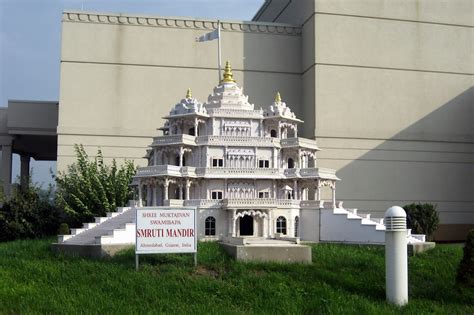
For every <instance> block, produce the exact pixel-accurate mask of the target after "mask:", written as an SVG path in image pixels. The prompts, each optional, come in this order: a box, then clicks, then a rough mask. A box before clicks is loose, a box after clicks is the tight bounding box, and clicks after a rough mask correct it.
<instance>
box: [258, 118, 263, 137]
mask: <svg viewBox="0 0 474 315" xmlns="http://www.w3.org/2000/svg"><path fill="white" fill-rule="evenodd" d="M262 131H263V119H260V124H259V125H258V136H259V137H262V136H263V132H262Z"/></svg>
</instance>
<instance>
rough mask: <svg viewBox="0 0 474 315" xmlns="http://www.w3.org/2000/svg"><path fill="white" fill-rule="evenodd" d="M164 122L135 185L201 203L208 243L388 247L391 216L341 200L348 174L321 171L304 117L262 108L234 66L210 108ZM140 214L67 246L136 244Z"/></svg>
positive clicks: (101, 222)
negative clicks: (303, 129) (339, 186)
mask: <svg viewBox="0 0 474 315" xmlns="http://www.w3.org/2000/svg"><path fill="white" fill-rule="evenodd" d="M164 118H165V119H166V120H167V121H166V123H165V125H164V126H163V127H162V128H159V129H161V130H162V131H163V136H158V137H155V138H154V139H153V143H152V144H151V145H150V148H149V149H148V150H147V153H146V158H147V160H148V166H146V167H140V168H138V170H137V173H136V175H135V177H134V180H133V185H135V186H137V192H138V198H137V199H138V200H137V201H136V203H137V206H138V207H148V206H155V207H159V206H168V207H180V206H191V207H196V208H197V209H198V214H197V216H198V225H197V229H198V237H199V239H200V240H222V241H226V242H229V241H231V242H232V241H235V240H237V241H242V240H243V241H242V242H241V243H242V244H243V245H245V244H246V243H247V244H249V242H250V240H254V241H255V240H268V239H279V240H285V241H287V242H288V241H290V242H296V243H299V240H304V241H313V242H339V243H360V244H384V243H385V225H384V224H383V219H372V218H371V217H370V215H369V214H367V215H362V214H360V213H358V212H357V209H344V208H343V207H342V202H336V182H337V181H338V180H339V178H338V177H337V176H336V174H335V171H334V170H332V169H327V168H321V167H319V165H318V164H317V160H316V156H317V152H318V151H319V149H318V146H317V145H316V141H315V140H311V139H305V138H300V137H298V124H300V123H302V122H303V121H302V120H300V119H298V118H297V117H296V116H295V114H294V113H293V112H292V111H291V109H290V108H289V107H288V106H287V105H286V104H285V103H284V102H283V101H282V99H281V96H280V94H279V93H277V94H276V97H275V101H274V102H273V104H270V105H268V106H265V107H263V108H258V109H256V108H255V107H254V105H253V104H251V103H249V102H248V97H247V96H245V95H244V94H243V93H242V89H241V88H240V87H238V86H237V84H236V82H235V81H234V79H233V77H232V69H231V67H230V64H229V63H227V64H226V66H225V71H224V76H223V79H222V80H221V82H220V83H219V85H218V86H217V87H215V88H214V91H213V93H212V94H211V95H210V96H209V98H208V100H207V102H205V103H200V102H199V101H198V100H197V99H195V98H193V97H192V95H191V91H190V90H188V93H187V94H186V97H185V98H184V99H182V100H181V102H179V103H178V104H176V105H175V106H174V108H173V109H172V110H171V111H170V113H169V115H168V116H166V117H164ZM323 197H326V199H327V200H323ZM135 213H136V211H135V207H123V208H118V210H117V212H114V213H109V214H108V215H107V217H103V218H96V222H95V223H86V224H84V226H83V228H80V229H72V230H71V232H72V233H71V235H60V236H59V239H58V245H59V246H63V247H64V248H68V245H72V246H69V247H70V248H72V247H74V246H76V247H77V246H79V247H80V246H90V245H96V246H99V247H100V248H99V249H98V252H99V254H100V253H102V251H103V250H104V248H105V247H104V245H105V246H108V245H112V246H121V245H131V244H134V242H135ZM407 238H408V242H409V243H419V242H424V238H425V236H424V235H411V234H410V231H409V230H408V234H407ZM79 247H78V248H79ZM88 248H91V247H88ZM78 250H81V249H78Z"/></svg>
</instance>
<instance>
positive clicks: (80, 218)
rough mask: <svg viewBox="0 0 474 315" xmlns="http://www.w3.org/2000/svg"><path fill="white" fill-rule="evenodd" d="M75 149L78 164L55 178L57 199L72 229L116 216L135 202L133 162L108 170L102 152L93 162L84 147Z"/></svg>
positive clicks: (109, 167) (115, 164) (108, 167)
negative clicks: (120, 209)
mask: <svg viewBox="0 0 474 315" xmlns="http://www.w3.org/2000/svg"><path fill="white" fill-rule="evenodd" d="M74 149H75V151H76V157H77V161H76V162H75V163H74V164H72V165H70V166H68V168H67V171H66V172H58V175H57V176H56V184H57V192H56V197H57V204H58V206H60V207H61V208H63V209H64V211H65V212H66V213H67V215H68V218H69V221H68V222H69V223H70V225H72V226H78V225H80V224H81V223H83V222H88V221H91V220H92V219H93V218H94V217H96V216H104V215H105V214H106V212H113V211H115V210H116V208H117V207H123V206H125V205H126V204H127V202H128V200H130V199H132V197H133V189H132V187H131V186H130V183H131V180H132V176H133V175H134V174H135V166H134V165H133V162H132V161H125V163H124V164H123V165H121V166H120V167H119V166H117V163H116V162H115V160H113V161H112V163H111V165H110V166H109V165H106V164H105V163H104V158H103V156H102V152H101V151H100V150H99V151H98V153H97V156H96V157H95V159H94V160H90V159H89V156H88V155H87V153H86V152H85V150H84V148H83V146H82V145H75V146H74Z"/></svg>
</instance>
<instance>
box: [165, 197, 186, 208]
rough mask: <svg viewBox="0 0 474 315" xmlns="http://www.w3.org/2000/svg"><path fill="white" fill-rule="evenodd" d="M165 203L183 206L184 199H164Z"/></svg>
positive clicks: (166, 205) (166, 204)
mask: <svg viewBox="0 0 474 315" xmlns="http://www.w3.org/2000/svg"><path fill="white" fill-rule="evenodd" d="M163 205H164V206H165V207H183V206H184V205H185V204H184V200H180V199H168V200H163Z"/></svg>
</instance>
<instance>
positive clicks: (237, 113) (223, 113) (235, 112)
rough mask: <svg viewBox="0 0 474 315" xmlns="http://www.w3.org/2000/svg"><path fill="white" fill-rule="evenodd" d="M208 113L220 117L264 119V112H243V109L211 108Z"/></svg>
mask: <svg viewBox="0 0 474 315" xmlns="http://www.w3.org/2000/svg"><path fill="white" fill-rule="evenodd" d="M207 113H208V114H209V115H211V116H218V117H231V118H235V117H245V118H255V119H263V111H262V110H243V109H234V108H232V109H230V108H229V109H227V108H209V109H208V110H207Z"/></svg>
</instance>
